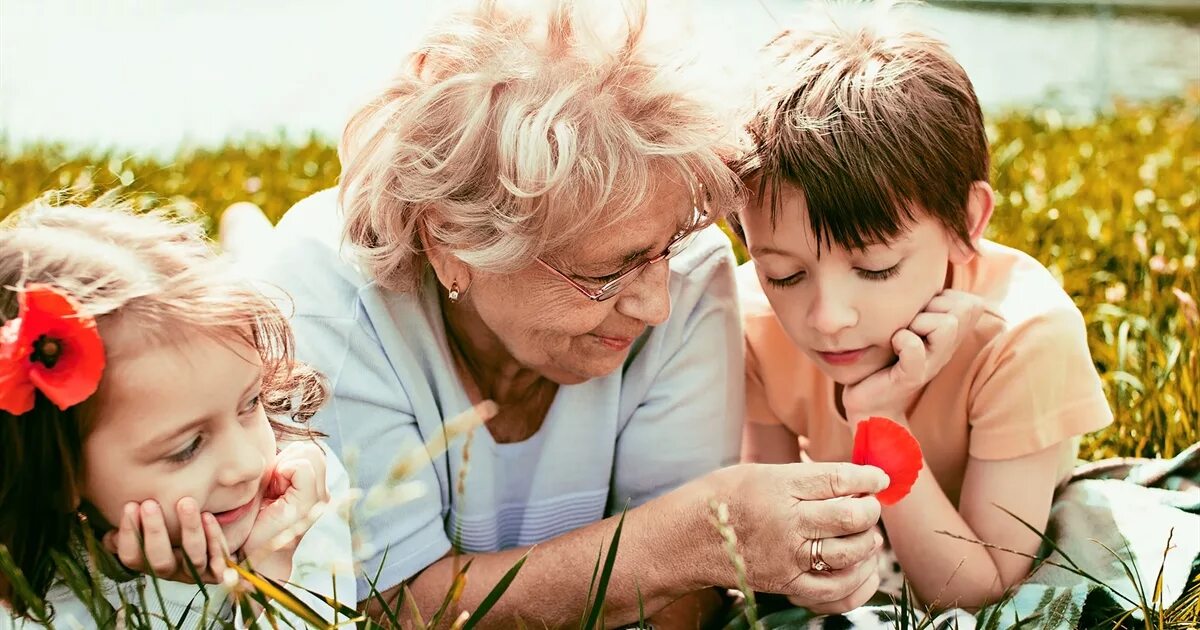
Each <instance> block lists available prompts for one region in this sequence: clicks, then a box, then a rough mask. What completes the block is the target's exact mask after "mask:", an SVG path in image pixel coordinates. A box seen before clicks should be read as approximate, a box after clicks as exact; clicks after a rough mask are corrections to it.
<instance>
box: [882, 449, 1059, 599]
mask: <svg viewBox="0 0 1200 630" xmlns="http://www.w3.org/2000/svg"><path fill="white" fill-rule="evenodd" d="M1071 445H1072V443H1071V442H1070V441H1069V440H1068V441H1066V442H1064V443H1060V444H1055V445H1052V446H1050V447H1047V448H1045V449H1043V450H1041V451H1038V452H1036V453H1032V454H1029V455H1025V456H1022V457H1018V458H1015V459H1009V460H999V461H994V460H981V459H974V458H971V459H970V460H969V461H968V463H967V470H966V476H965V478H964V482H963V488H962V500H961V501H960V506H959V508H958V509H955V507H954V504H952V503H951V502H950V500H949V499H948V498H947V497H946V494H945V493H944V492H943V491H942V489H941V487H940V486H939V485H938V483H937V480H936V479H934V477H933V475H932V473H930V471H929V467H928V465H925V466H924V467H923V468H922V469H921V473H920V476H919V477H918V478H917V482H916V484H914V485H913V489H912V492H911V493H910V494H909V495H908V496H907V497H905V499H904V500H903V501H900V502H899V503H897V504H895V505H892V506H889V507H884V508H883V522H884V525H885V527H886V528H887V532H888V538H889V539H890V541H891V544H892V549H893V550H894V551H895V553H896V557H897V558H898V559H899V560H900V564H901V566H903V567H904V575H905V577H906V578H907V579H908V581H909V583H910V584H911V586H912V588H913V591H914V592H915V594H916V595H917V597H918V598H919V599H920V600H921V601H923V602H925V603H926V604H928V605H930V606H933V607H935V608H949V607H960V608H967V609H975V608H980V607H982V606H986V605H988V604H990V603H993V602H995V601H997V600H998V599H1000V598H1001V597H1002V596H1003V595H1004V591H1005V590H1006V589H1007V588H1009V587H1011V586H1013V585H1015V584H1017V583H1019V582H1020V581H1021V580H1022V579H1024V578H1025V576H1026V574H1027V573H1028V571H1029V568H1030V565H1031V563H1032V560H1031V559H1029V558H1027V557H1023V556H1021V555H1017V554H1014V553H1010V552H1007V551H1001V550H1000V549H997V548H990V547H985V546H984V545H981V544H979V543H978V542H970V541H982V542H985V543H988V544H989V545H994V546H995V547H1002V548H1004V549H1009V550H1012V551H1015V552H1018V553H1020V554H1027V555H1034V554H1036V553H1037V549H1038V545H1039V543H1040V538H1039V537H1038V536H1037V535H1036V534H1034V533H1033V532H1031V531H1030V530H1029V529H1028V528H1026V527H1025V526H1024V525H1022V524H1021V522H1020V521H1018V520H1017V519H1015V518H1013V517H1012V516H1009V515H1008V514H1005V513H1004V512H1003V511H1002V510H1000V509H999V507H997V506H1000V507H1003V508H1004V509H1006V510H1008V511H1009V512H1012V513H1013V514H1015V515H1016V516H1018V517H1020V519H1021V520H1023V521H1025V522H1026V523H1028V524H1029V525H1031V526H1033V527H1035V528H1037V529H1038V531H1042V530H1044V529H1045V527H1046V522H1047V520H1048V518H1049V514H1050V503H1051V499H1052V498H1053V494H1054V487H1055V482H1056V480H1057V479H1056V475H1057V473H1058V471H1059V466H1060V464H1061V462H1062V458H1063V452H1064V449H1068V448H1071ZM942 532H944V533H942ZM963 539H966V540H963Z"/></svg>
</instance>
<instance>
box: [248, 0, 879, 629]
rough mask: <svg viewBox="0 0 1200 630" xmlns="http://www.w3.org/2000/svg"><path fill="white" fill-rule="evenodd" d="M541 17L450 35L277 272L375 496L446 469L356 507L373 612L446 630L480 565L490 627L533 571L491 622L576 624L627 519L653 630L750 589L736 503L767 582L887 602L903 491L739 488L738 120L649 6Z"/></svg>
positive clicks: (609, 604) (633, 582) (853, 482)
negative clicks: (707, 92) (599, 565)
mask: <svg viewBox="0 0 1200 630" xmlns="http://www.w3.org/2000/svg"><path fill="white" fill-rule="evenodd" d="M537 17H538V16H530V15H520V14H512V13H503V12H500V11H498V10H495V9H494V8H490V7H485V8H483V9H480V10H479V11H478V12H476V13H472V14H467V15H459V16H457V17H455V18H452V19H451V20H450V21H448V22H445V23H442V24H441V25H440V26H439V27H438V28H436V29H435V30H434V31H433V32H432V33H430V34H429V35H428V36H427V37H426V38H425V40H424V41H423V42H422V43H421V44H420V47H419V49H418V51H417V52H416V53H414V54H413V55H412V56H411V57H410V59H409V60H408V64H407V66H406V69H405V70H404V71H403V72H402V73H401V74H400V75H399V76H398V77H397V78H396V79H395V80H394V81H393V82H392V83H391V84H390V85H389V86H388V87H387V88H386V89H385V90H384V91H383V92H382V93H381V94H380V95H379V96H378V98H376V99H375V100H374V101H372V102H371V103H370V104H369V105H368V106H366V107H365V108H363V109H362V110H361V111H359V112H358V113H357V114H356V115H355V116H354V117H353V119H352V120H351V121H350V123H349V124H348V126H347V128H346V131H345V135H344V138H343V141H342V145H341V158H342V162H343V164H344V167H345V172H344V175H343V179H342V184H341V190H340V192H339V191H326V192H323V193H319V194H317V195H314V196H313V197H310V198H309V199H307V200H305V201H302V202H301V203H299V204H297V206H296V207H294V208H293V209H292V210H291V211H290V212H289V213H288V214H287V216H286V217H285V218H284V220H283V221H282V222H281V223H280V225H279V228H278V229H277V234H276V236H282V237H283V238H281V239H277V240H280V241H282V242H281V244H280V249H278V250H276V251H274V252H272V255H271V257H270V258H271V261H270V263H269V265H268V267H267V272H268V273H267V276H268V278H269V279H270V280H271V281H273V282H274V283H275V284H278V285H281V286H282V287H283V288H285V289H286V290H288V292H289V293H290V294H291V295H292V298H293V300H294V303H295V315H294V319H293V321H294V324H295V328H296V332H297V337H298V339H299V352H300V354H301V356H302V357H303V358H304V359H305V360H307V361H311V362H312V363H314V364H316V365H317V366H319V367H320V368H322V369H323V371H324V372H325V373H326V374H327V375H328V376H329V378H330V381H331V386H332V391H333V396H332V402H331V404H330V405H329V406H328V407H327V408H326V409H325V410H324V411H323V412H322V413H320V414H319V415H318V416H317V417H316V418H315V422H316V426H317V427H318V428H319V429H320V430H322V431H323V432H325V433H327V434H328V435H329V439H330V442H331V444H333V445H334V446H335V447H336V448H337V449H338V450H339V451H340V453H341V454H342V456H343V457H344V459H345V461H346V462H347V466H348V467H349V468H350V470H351V475H352V477H353V478H355V479H356V481H357V483H358V485H360V486H361V487H364V488H369V487H371V486H373V485H375V484H378V483H380V482H383V481H384V480H385V478H386V477H387V475H388V474H389V470H390V468H391V467H392V465H393V463H394V462H395V461H396V460H397V458H399V457H403V456H411V454H413V453H417V454H420V456H421V458H422V459H423V462H422V463H423V466H421V467H419V468H418V469H417V470H416V472H415V473H414V474H413V476H412V477H411V479H414V480H416V481H419V482H421V483H422V484H423V488H424V492H423V493H421V494H419V496H417V497H416V498H411V500H407V501H404V502H393V503H390V504H385V505H382V506H381V505H378V504H377V502H374V501H363V502H361V503H360V505H359V506H358V507H357V508H356V512H355V522H356V527H357V528H358V529H357V533H358V538H359V540H360V541H361V543H362V544H363V550H362V555H363V566H362V574H363V577H362V579H360V581H359V592H358V596H359V599H360V600H368V596H369V594H370V592H371V591H370V589H371V583H372V582H374V585H375V587H376V588H378V590H379V591H381V592H383V594H384V597H385V599H387V600H388V601H392V602H395V601H397V598H398V595H399V591H400V588H401V586H402V585H407V587H408V588H409V589H411V591H412V595H413V600H414V601H415V604H416V606H417V607H418V608H420V611H421V613H422V614H424V615H426V616H428V615H429V614H431V612H432V611H433V610H434V609H435V608H436V607H437V606H438V604H439V603H440V602H441V601H442V598H443V597H444V596H445V595H446V593H447V591H448V589H449V588H450V586H451V581H452V578H453V575H454V571H455V568H456V567H458V566H461V562H456V561H455V560H454V559H452V558H451V555H452V551H451V549H452V547H454V546H457V547H458V548H459V549H460V550H461V551H462V552H463V553H466V554H469V557H470V558H471V559H472V560H473V563H472V565H471V569H470V580H469V581H468V582H467V586H466V589H465V591H464V592H463V594H462V600H461V606H462V607H463V608H464V609H467V610H473V609H474V608H475V607H476V606H477V605H478V604H479V603H480V601H481V599H482V598H483V597H484V596H485V595H486V594H487V592H488V591H489V590H490V589H491V587H492V586H493V585H495V584H496V582H497V581H498V580H499V579H500V577H501V576H502V575H503V574H504V573H505V572H506V571H507V570H508V569H509V568H510V567H512V566H513V564H514V563H515V562H516V561H517V560H518V559H520V558H521V557H522V555H525V554H526V553H528V560H527V562H526V563H525V565H524V568H523V569H522V571H521V572H520V574H519V576H518V577H517V579H516V580H515V581H514V582H513V583H512V585H511V586H510V587H509V589H508V591H507V593H506V595H505V596H504V597H503V598H502V599H500V601H499V603H498V604H497V605H496V607H495V608H494V609H493V610H492V612H491V613H490V614H489V615H488V617H487V618H486V620H485V622H490V623H493V624H499V625H505V626H507V625H510V624H511V623H512V622H513V619H515V618H517V617H520V618H522V619H525V620H527V621H534V622H537V624H538V625H540V624H541V623H544V624H546V625H548V626H551V627H557V626H560V625H563V624H568V623H573V622H576V621H577V620H578V619H579V617H580V615H581V614H582V613H583V608H584V605H585V601H586V599H587V595H588V593H589V585H590V581H591V578H592V571H593V566H594V564H593V563H594V561H595V558H596V555H597V553H598V551H599V550H600V549H601V548H602V547H604V546H605V545H606V544H607V543H608V542H609V541H610V540H611V538H612V536H613V533H614V530H615V527H616V524H617V523H616V521H615V518H616V517H615V516H614V515H619V514H620V513H622V511H623V510H625V509H626V508H627V509H628V511H627V513H626V515H625V525H624V530H623V534H622V538H621V541H620V553H619V555H618V556H617V561H616V566H615V571H614V573H613V575H612V579H611V581H610V583H609V585H608V592H607V596H606V603H605V607H604V612H605V615H606V617H607V622H608V623H610V624H620V623H628V622H632V621H635V620H636V619H637V615H638V609H639V600H640V602H641V604H643V605H644V608H645V610H646V611H647V612H648V613H649V612H653V611H657V610H660V609H663V608H664V607H667V606H668V604H671V603H672V602H675V601H676V600H681V598H682V601H684V602H688V603H698V602H703V601H705V600H706V599H708V598H710V597H711V596H712V595H713V593H714V592H715V591H714V590H713V588H712V587H732V586H736V578H735V572H734V570H733V567H732V564H731V562H730V559H729V557H728V555H727V554H726V552H725V551H724V550H723V548H722V546H721V537H720V535H719V533H718V531H717V529H716V528H715V527H714V525H713V524H712V515H713V508H712V507H711V506H713V505H715V504H717V503H724V504H726V505H727V506H728V518H729V521H730V524H731V525H732V527H733V528H734V530H735V531H736V532H737V535H738V538H739V541H740V542H739V551H740V553H741V555H742V556H743V557H744V559H745V562H746V565H747V567H748V575H747V576H746V577H747V579H748V581H749V585H750V586H751V587H753V588H755V589H757V590H763V591H770V592H778V593H785V594H788V595H791V596H793V597H794V598H796V599H797V600H798V601H800V602H802V603H804V604H807V605H810V606H812V607H814V608H816V609H818V610H844V609H848V608H850V607H853V606H855V605H858V604H860V603H862V601H864V600H865V599H866V597H867V596H868V595H870V593H872V592H874V583H873V580H874V579H876V578H874V577H873V576H874V575H875V566H874V562H875V560H874V552H875V549H876V547H877V545H878V537H877V535H876V534H874V533H873V532H872V530H871V528H872V525H874V523H875V522H876V520H877V518H878V515H879V507H878V504H877V503H876V501H875V500H874V499H873V498H871V497H870V496H869V495H870V494H871V493H873V492H875V491H878V490H880V489H881V488H882V487H884V486H885V485H886V483H887V480H886V477H885V476H884V475H883V474H882V473H881V472H880V471H878V470H876V469H874V468H865V467H855V466H850V465H815V464H797V465H790V466H733V467H730V468H724V469H722V467H723V466H727V465H730V464H733V463H735V462H736V460H737V456H738V450H739V435H740V431H741V426H740V425H741V418H742V414H743V409H742V407H743V395H742V391H743V378H744V377H743V359H742V336H741V327H740V323H739V313H738V309H737V307H736V298H735V289H734V280H733V267H734V265H735V261H734V258H733V255H732V252H731V250H730V247H729V244H728V241H727V239H726V238H725V237H724V236H723V234H722V233H721V232H720V231H719V229H718V228H717V227H716V226H714V225H713V223H714V222H715V221H716V220H718V219H719V218H721V217H722V216H723V215H724V214H725V213H726V212H728V211H729V210H731V209H732V208H734V207H736V206H737V204H738V203H739V200H740V189H739V185H738V181H737V180H736V178H735V177H734V175H733V174H732V173H731V172H730V171H729V170H728V169H727V168H726V166H725V164H724V162H723V159H722V157H723V155H726V154H725V153H724V151H725V150H726V149H725V148H724V147H722V146H720V144H719V143H720V142H721V141H722V138H723V137H728V136H727V135H724V134H723V133H722V128H721V124H720V120H719V118H718V117H717V116H716V115H715V114H714V112H713V111H712V110H710V109H709V108H707V107H705V106H704V105H703V104H702V102H701V101H700V100H699V99H698V98H696V94H695V92H694V91H693V90H691V89H689V88H688V87H686V86H685V85H684V84H683V83H682V82H681V80H680V77H681V75H680V73H679V71H678V68H674V67H671V66H669V65H664V64H662V63H660V62H659V61H656V60H655V59H654V58H653V56H652V55H651V53H650V51H649V49H648V46H647V45H646V43H645V42H644V41H643V37H642V33H643V26H644V20H645V17H644V13H643V14H642V15H635V16H632V17H631V18H630V19H629V23H628V28H627V30H625V32H624V33H622V35H621V37H620V38H619V42H618V44H617V45H616V46H613V47H610V48H605V47H604V46H603V44H602V42H603V41H604V38H602V37H600V36H599V35H598V34H596V33H595V32H592V31H589V30H588V28H587V24H586V23H585V22H584V21H582V20H580V19H578V18H577V17H576V11H574V10H572V9H571V8H570V7H568V6H565V5H560V6H558V7H556V8H555V9H554V10H553V11H551V12H550V14H549V15H548V17H546V19H541V20H539V19H536V18H537ZM346 245H348V246H346ZM668 261H669V262H668ZM486 400H491V401H495V403H496V404H497V405H498V410H499V411H498V413H497V414H496V415H495V417H493V418H492V419H491V420H490V422H488V423H487V424H486V426H485V427H484V428H482V429H480V430H478V431H476V432H475V434H474V435H473V436H472V437H471V438H470V440H469V441H467V442H466V443H465V444H464V440H461V439H460V440H455V441H453V442H452V444H451V446H450V448H449V449H447V450H446V451H444V452H443V451H441V450H440V449H434V450H431V449H429V448H428V447H427V444H428V443H430V442H432V441H436V440H437V439H438V437H439V436H441V435H442V434H443V432H444V431H445V429H446V424H445V423H446V422H447V421H448V420H450V419H452V418H453V417H454V416H456V415H458V414H459V413H461V412H463V411H464V410H468V409H470V408H471V407H472V406H473V405H476V404H478V403H480V402H482V401H486ZM855 495H859V496H857V497H856V496H855ZM862 495H868V496H862ZM835 497H846V498H840V499H837V500H828V499H833V498H835ZM714 502H715V503H714ZM814 540H821V541H822V544H823V546H821V547H820V552H819V553H820V555H819V556H814V554H813V553H812V551H813V544H812V541H814ZM535 545H536V547H535ZM814 567H815V569H817V570H814ZM706 591H707V594H705V592H706ZM373 605H374V600H370V601H364V606H366V607H367V608H368V610H372V606H373ZM681 607H682V604H681V605H679V606H678V607H673V608H674V609H675V610H679V609H680V608H681ZM374 611H375V612H376V614H378V609H377V608H375V609H374ZM401 618H402V619H403V618H407V613H405V614H404V615H402V616H401ZM693 626H694V623H693Z"/></svg>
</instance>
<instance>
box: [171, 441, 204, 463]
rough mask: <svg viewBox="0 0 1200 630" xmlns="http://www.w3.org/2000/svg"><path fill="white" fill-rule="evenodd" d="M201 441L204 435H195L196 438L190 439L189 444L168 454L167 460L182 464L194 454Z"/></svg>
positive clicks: (198, 448)
mask: <svg viewBox="0 0 1200 630" xmlns="http://www.w3.org/2000/svg"><path fill="white" fill-rule="evenodd" d="M203 443H204V436H203V435H197V436H196V439H194V440H192V441H191V443H190V444H188V445H187V446H186V447H184V448H183V450H181V451H179V452H178V453H174V454H172V455H168V456H167V461H169V462H171V463H172V464H182V463H183V462H186V461H188V460H189V459H191V458H192V457H194V456H195V455H196V451H199V450H200V445H201V444H203Z"/></svg>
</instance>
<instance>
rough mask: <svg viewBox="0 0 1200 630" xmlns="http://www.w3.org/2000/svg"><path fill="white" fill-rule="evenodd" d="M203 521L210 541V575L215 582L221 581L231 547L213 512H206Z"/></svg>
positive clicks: (206, 536)
mask: <svg viewBox="0 0 1200 630" xmlns="http://www.w3.org/2000/svg"><path fill="white" fill-rule="evenodd" d="M201 521H202V522H203V525H204V536H205V539H206V541H207V543H208V545H207V547H208V567H209V574H208V576H206V577H210V578H211V579H212V580H213V582H214V583H217V582H220V581H221V579H222V578H223V577H224V574H225V567H226V565H225V558H226V557H227V556H228V555H229V549H228V547H227V546H226V544H225V533H224V532H222V531H221V524H220V523H218V522H217V519H216V517H215V516H213V515H212V514H210V513H208V512H205V513H204V515H203V517H202V519H201Z"/></svg>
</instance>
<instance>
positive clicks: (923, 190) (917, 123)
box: [734, 11, 989, 250]
mask: <svg viewBox="0 0 1200 630" xmlns="http://www.w3.org/2000/svg"><path fill="white" fill-rule="evenodd" d="M881 13H882V15H877V16H876V19H875V20H873V22H875V23H871V22H867V23H863V24H855V25H853V26H850V25H847V26H845V27H844V26H842V24H839V23H838V21H837V20H836V19H835V18H834V17H833V16H832V14H830V13H828V12H827V13H826V15H825V16H824V17H823V18H822V17H821V16H814V19H812V21H810V22H806V24H805V25H804V26H805V27H804V28H803V29H789V30H785V31H783V32H782V33H780V34H779V35H778V36H776V37H775V38H774V39H773V40H771V42H770V43H768V44H767V46H766V47H765V49H764V53H765V55H766V56H767V62H768V63H769V64H770V66H771V68H770V70H769V71H768V72H767V73H766V74H767V76H766V79H765V80H764V81H763V82H762V84H761V86H760V87H759V89H758V90H757V94H756V96H757V97H758V102H757V105H756V106H755V110H754V111H753V113H752V114H751V115H750V116H749V118H748V122H747V124H746V131H747V132H748V134H749V139H750V141H751V142H752V145H751V147H750V148H749V150H748V151H747V153H746V154H745V155H743V156H742V158H741V159H740V160H738V161H737V162H736V163H735V164H734V167H735V170H737V172H738V174H739V175H740V176H741V177H742V179H743V181H745V182H746V183H747V184H748V185H749V186H750V187H751V191H752V192H754V191H757V194H755V195H753V199H752V201H753V204H752V206H751V207H752V208H753V207H756V206H762V205H763V204H764V203H765V202H766V197H767V194H768V193H769V195H770V201H769V206H770V211H771V220H772V221H774V220H775V217H776V214H777V210H778V204H779V193H780V192H781V188H782V187H783V185H785V184H786V185H789V186H793V187H796V188H799V189H800V190H801V191H802V192H803V194H804V196H805V200H806V202H807V206H808V220H809V223H810V226H811V228H812V231H813V233H814V234H815V235H816V239H817V246H818V248H820V247H821V246H822V245H824V246H825V247H827V248H828V247H832V246H833V245H837V246H840V247H842V248H844V249H849V250H861V249H864V248H866V247H869V246H870V245H872V244H875V243H881V242H888V241H890V240H892V239H894V238H895V237H897V236H899V235H900V234H902V233H903V232H905V231H906V229H907V228H908V226H909V224H910V223H911V222H912V221H913V220H914V219H915V218H916V214H915V213H916V212H919V211H921V210H923V211H925V212H927V213H928V214H929V215H930V216H932V217H934V218H935V219H937V220H938V221H940V222H941V223H942V225H943V226H944V227H945V229H946V230H947V231H948V232H949V233H950V234H953V235H954V236H955V237H956V238H957V239H959V240H960V241H962V242H963V243H967V244H969V243H970V236H969V234H968V227H967V216H966V205H967V199H968V195H969V192H970V190H971V187H972V184H973V183H974V182H977V181H985V182H986V181H987V180H988V169H989V157H988V144H987V134H986V132H985V130H984V125H983V115H982V113H981V111H980V108H979V101H978V99H977V97H976V95H975V91H974V88H973V87H972V85H971V81H970V79H969V78H967V74H966V72H965V71H964V70H963V69H962V67H961V66H959V64H958V63H957V62H956V61H955V60H954V58H953V57H951V56H950V53H949V52H948V51H947V50H946V47H945V45H944V44H943V43H942V42H941V41H939V40H937V39H935V38H932V37H929V36H927V35H924V34H921V33H918V32H915V31H911V30H902V29H897V28H895V27H890V28H889V26H887V24H894V23H895V17H896V16H894V14H891V12H889V11H882V12H881ZM885 20H886V22H884V21H885Z"/></svg>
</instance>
